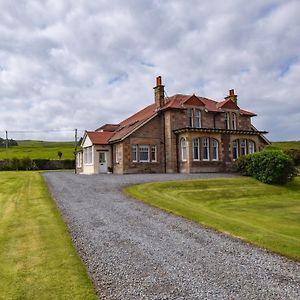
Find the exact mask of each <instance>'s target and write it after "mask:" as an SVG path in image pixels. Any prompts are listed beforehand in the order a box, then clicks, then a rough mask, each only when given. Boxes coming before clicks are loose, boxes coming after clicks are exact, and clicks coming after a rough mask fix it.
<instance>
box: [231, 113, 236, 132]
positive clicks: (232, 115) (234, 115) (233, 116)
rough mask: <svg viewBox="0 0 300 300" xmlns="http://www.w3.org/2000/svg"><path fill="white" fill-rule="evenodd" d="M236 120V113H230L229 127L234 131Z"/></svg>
mask: <svg viewBox="0 0 300 300" xmlns="http://www.w3.org/2000/svg"><path fill="white" fill-rule="evenodd" d="M236 120H237V117H236V113H234V112H233V113H231V126H232V129H234V130H236Z"/></svg>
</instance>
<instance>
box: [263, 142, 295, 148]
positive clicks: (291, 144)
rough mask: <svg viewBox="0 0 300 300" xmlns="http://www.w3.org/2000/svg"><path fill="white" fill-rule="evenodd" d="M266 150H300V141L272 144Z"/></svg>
mask: <svg viewBox="0 0 300 300" xmlns="http://www.w3.org/2000/svg"><path fill="white" fill-rule="evenodd" d="M266 149H267V150H289V149H298V150H300V141H289V142H272V144H271V145H268V146H267V147H266Z"/></svg>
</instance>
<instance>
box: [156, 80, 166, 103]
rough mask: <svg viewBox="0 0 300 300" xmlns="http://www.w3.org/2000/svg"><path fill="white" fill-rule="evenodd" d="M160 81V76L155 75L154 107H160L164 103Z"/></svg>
mask: <svg viewBox="0 0 300 300" xmlns="http://www.w3.org/2000/svg"><path fill="white" fill-rule="evenodd" d="M164 88H165V87H164V86H163V85H162V83H161V76H158V77H156V86H155V87H154V100H155V105H156V109H160V108H162V107H163V106H164V105H165V90H164Z"/></svg>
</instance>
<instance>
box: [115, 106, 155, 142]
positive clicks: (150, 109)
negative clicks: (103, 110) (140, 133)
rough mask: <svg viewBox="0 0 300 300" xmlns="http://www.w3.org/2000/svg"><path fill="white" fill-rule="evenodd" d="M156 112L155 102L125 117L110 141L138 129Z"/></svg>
mask: <svg viewBox="0 0 300 300" xmlns="http://www.w3.org/2000/svg"><path fill="white" fill-rule="evenodd" d="M156 114H157V111H156V106H155V104H154V103H153V104H151V105H149V106H147V107H145V108H144V109H142V110H140V111H139V112H137V113H136V114H134V115H132V116H131V117H129V118H127V119H125V120H124V121H122V122H121V123H120V127H119V128H118V129H117V130H116V131H115V132H114V136H113V137H112V138H111V139H110V142H114V141H117V140H120V139H122V138H124V137H125V136H126V135H127V134H129V133H131V132H132V131H134V130H135V129H137V128H138V127H139V126H140V125H142V124H143V123H144V122H146V121H147V120H149V119H151V118H152V117H153V116H155V115H156Z"/></svg>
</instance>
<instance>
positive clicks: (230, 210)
mask: <svg viewBox="0 0 300 300" xmlns="http://www.w3.org/2000/svg"><path fill="white" fill-rule="evenodd" d="M125 192H126V193H127V194H129V195H130V196H132V197H134V198H136V199H140V200H142V201H144V202H146V203H148V204H150V205H153V206H156V207H159V208H161V209H164V210H166V211H168V212H171V213H173V214H176V215H179V216H182V217H184V218H187V219H189V220H192V221H194V222H197V223H200V224H203V225H205V226H207V227H211V228H214V229H216V230H218V231H222V232H225V233H228V234H230V235H232V236H236V237H239V238H240V239H242V240H245V241H247V242H250V243H253V244H255V245H257V246H260V247H263V248H266V249H268V250H271V251H273V252H276V253H279V254H282V255H285V256H288V257H290V258H293V259H295V260H297V261H300V177H296V178H295V180H294V181H293V182H291V183H289V184H288V185H286V186H272V185H266V184H263V183H261V182H259V181H257V180H255V179H253V178H249V177H242V178H230V179H229V178H228V179H209V180H192V181H178V182H159V183H147V184H142V185H136V186H131V187H128V188H126V189H125Z"/></svg>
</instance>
